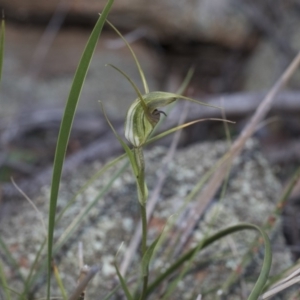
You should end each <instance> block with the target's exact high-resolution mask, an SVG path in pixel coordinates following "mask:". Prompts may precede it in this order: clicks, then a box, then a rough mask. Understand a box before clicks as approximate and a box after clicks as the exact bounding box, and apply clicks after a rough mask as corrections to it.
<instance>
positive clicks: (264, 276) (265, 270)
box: [147, 223, 272, 300]
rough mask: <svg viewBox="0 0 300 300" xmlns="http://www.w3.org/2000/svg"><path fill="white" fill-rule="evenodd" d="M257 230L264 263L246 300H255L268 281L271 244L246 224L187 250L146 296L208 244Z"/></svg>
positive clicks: (263, 234)
mask: <svg viewBox="0 0 300 300" xmlns="http://www.w3.org/2000/svg"><path fill="white" fill-rule="evenodd" d="M247 229H248V230H257V231H259V233H260V234H261V236H262V237H263V240H264V244H265V251H264V262H263V266H262V268H261V272H260V275H259V277H258V279H257V281H256V284H255V286H254V288H253V290H252V292H251V294H250V296H249V297H248V300H257V299H258V296H259V295H260V293H261V292H262V290H263V287H264V285H265V283H266V282H267V280H268V275H269V272H270V268H271V263H272V251H271V244H270V240H269V238H268V235H267V234H266V233H265V232H264V230H262V229H261V228H260V227H258V226H256V225H252V224H248V223H241V224H238V225H234V226H231V227H228V228H226V229H224V230H221V231H219V232H217V233H216V234H214V235H212V236H210V237H208V238H205V239H204V240H202V241H201V242H200V243H199V244H198V245H197V246H196V247H194V248H192V249H191V250H189V251H188V252H187V253H186V254H184V255H183V256H181V257H180V258H179V259H178V260H177V261H176V262H175V263H174V264H172V265H171V266H170V267H169V268H168V269H167V270H166V271H165V272H163V273H162V274H161V275H160V276H158V277H157V278H156V279H155V280H154V281H153V282H152V283H151V284H150V285H149V287H148V290H147V295H149V294H150V293H152V292H153V290H154V289H155V288H156V287H157V286H158V285H159V284H161V283H162V281H163V280H164V279H166V278H167V277H168V276H169V275H171V274H173V273H174V272H175V271H176V270H177V269H178V268H179V267H180V266H182V265H183V263H184V262H186V261H189V260H190V259H191V258H193V256H194V255H195V254H196V253H197V252H198V251H200V250H202V249H204V248H205V247H207V246H209V245H210V244H212V243H214V242H215V241H217V240H218V239H220V238H222V237H225V236H227V235H229V234H232V233H234V232H237V231H241V230H247ZM174 286H175V284H174Z"/></svg>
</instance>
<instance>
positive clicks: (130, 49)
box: [106, 19, 149, 94]
mask: <svg viewBox="0 0 300 300" xmlns="http://www.w3.org/2000/svg"><path fill="white" fill-rule="evenodd" d="M106 23H107V24H108V25H109V26H110V27H111V28H112V29H113V30H114V31H115V32H116V33H117V34H118V35H119V37H120V38H121V39H122V40H123V41H124V43H125V44H126V46H127V48H128V49H129V51H130V52H131V54H132V56H133V59H134V61H135V64H136V66H137V68H138V71H139V73H140V76H141V79H142V82H143V86H144V89H145V94H147V93H149V87H148V84H147V81H146V78H145V74H144V72H143V69H142V67H141V65H140V63H139V61H138V59H137V57H136V55H135V53H134V51H133V50H132V48H131V46H130V45H129V43H128V42H127V41H126V39H125V38H124V37H123V35H122V34H121V32H120V31H119V30H118V29H117V28H116V27H115V26H114V25H113V24H112V23H111V22H109V21H108V20H107V19H106Z"/></svg>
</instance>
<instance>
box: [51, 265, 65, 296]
mask: <svg viewBox="0 0 300 300" xmlns="http://www.w3.org/2000/svg"><path fill="white" fill-rule="evenodd" d="M53 271H54V277H55V279H56V282H57V285H58V286H59V289H60V293H61V296H62V298H63V300H67V292H66V289H65V287H64V284H63V282H62V280H61V277H60V274H59V271H58V268H57V266H56V264H55V262H53Z"/></svg>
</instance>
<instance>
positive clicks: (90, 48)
mask: <svg viewBox="0 0 300 300" xmlns="http://www.w3.org/2000/svg"><path fill="white" fill-rule="evenodd" d="M112 4H113V0H109V1H108V2H107V4H106V6H105V8H104V10H103V13H102V15H101V16H100V18H99V19H98V21H97V23H96V25H95V27H94V29H93V31H92V33H91V35H90V38H89V40H88V42H87V45H86V47H85V49H84V52H83V54H82V57H81V59H80V62H79V65H78V67H77V70H76V73H75V76H74V79H73V83H72V86H71V90H70V93H69V97H68V100H67V104H66V107H65V111H64V116H63V119H62V122H61V126H60V130H59V135H58V141H57V146H56V151H55V158H54V164H53V175H52V184H51V194H50V209H49V226H48V279H47V299H48V300H49V298H50V281H51V259H52V244H53V234H54V225H55V213H56V205H57V197H58V191H59V184H60V178H61V174H62V167H63V162H64V158H65V153H66V149H67V144H68V141H69V136H70V132H71V127H72V123H73V119H74V115H75V111H76V108H77V104H78V100H79V97H80V94H81V90H82V86H83V83H84V81H85V77H86V74H87V71H88V68H89V65H90V62H91V59H92V56H93V54H94V51H95V47H96V45H97V42H98V38H99V35H100V33H101V31H102V28H103V25H104V23H105V19H106V17H107V15H108V13H109V11H110V8H111V6H112Z"/></svg>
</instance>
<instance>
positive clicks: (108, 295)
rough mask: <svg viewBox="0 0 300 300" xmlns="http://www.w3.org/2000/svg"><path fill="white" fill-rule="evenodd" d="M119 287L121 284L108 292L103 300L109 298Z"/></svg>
mask: <svg viewBox="0 0 300 300" xmlns="http://www.w3.org/2000/svg"><path fill="white" fill-rule="evenodd" d="M120 287H121V285H119V284H118V285H117V286H116V287H115V288H114V289H113V290H112V291H111V292H110V293H108V294H107V295H106V296H105V297H104V298H103V300H109V299H110V298H111V297H112V296H113V295H114V294H115V293H116V292H117V290H118V289H119V288H120Z"/></svg>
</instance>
